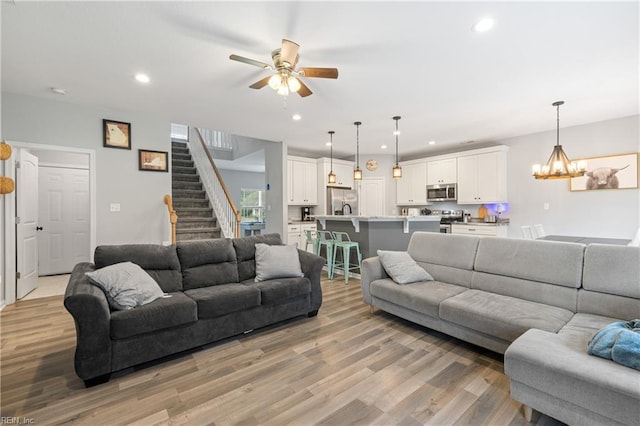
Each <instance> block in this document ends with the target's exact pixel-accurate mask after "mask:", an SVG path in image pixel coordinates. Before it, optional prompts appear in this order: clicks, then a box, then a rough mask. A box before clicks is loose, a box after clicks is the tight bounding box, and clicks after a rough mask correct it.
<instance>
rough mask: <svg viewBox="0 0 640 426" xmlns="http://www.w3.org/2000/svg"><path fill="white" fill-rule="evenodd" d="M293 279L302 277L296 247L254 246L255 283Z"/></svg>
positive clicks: (259, 244)
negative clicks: (275, 279) (277, 279)
mask: <svg viewBox="0 0 640 426" xmlns="http://www.w3.org/2000/svg"><path fill="white" fill-rule="evenodd" d="M293 277H304V274H303V273H302V268H301V267H300V257H299V256H298V249H297V248H296V246H270V245H268V244H263V243H257V244H256V278H255V282H259V281H265V280H270V279H273V278H293Z"/></svg>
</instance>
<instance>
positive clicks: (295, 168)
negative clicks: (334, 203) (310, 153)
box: [287, 157, 318, 205]
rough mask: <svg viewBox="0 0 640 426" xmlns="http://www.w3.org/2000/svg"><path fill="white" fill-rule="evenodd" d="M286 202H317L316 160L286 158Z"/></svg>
mask: <svg viewBox="0 0 640 426" xmlns="http://www.w3.org/2000/svg"><path fill="white" fill-rule="evenodd" d="M287 172H288V175H289V179H288V188H287V189H288V198H287V200H288V204H289V205H315V204H318V165H317V163H316V160H314V159H311V158H304V157H289V158H288V159H287Z"/></svg>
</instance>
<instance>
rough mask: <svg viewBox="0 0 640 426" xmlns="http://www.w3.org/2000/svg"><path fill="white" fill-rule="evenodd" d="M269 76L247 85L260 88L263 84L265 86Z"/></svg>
mask: <svg viewBox="0 0 640 426" xmlns="http://www.w3.org/2000/svg"><path fill="white" fill-rule="evenodd" d="M270 78H271V76H269V77H265V78H263V79H262V80H258V81H256V82H255V83H253V84H252V85H251V86H249V87H250V88H252V89H262V88H263V87H264V86H266V85H267V84H269V79H270Z"/></svg>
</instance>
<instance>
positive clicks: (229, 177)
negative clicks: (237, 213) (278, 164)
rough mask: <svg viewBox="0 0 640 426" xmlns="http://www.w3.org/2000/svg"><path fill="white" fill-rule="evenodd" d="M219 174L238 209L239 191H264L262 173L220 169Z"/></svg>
mask: <svg viewBox="0 0 640 426" xmlns="http://www.w3.org/2000/svg"><path fill="white" fill-rule="evenodd" d="M220 174H221V175H222V179H224V183H225V185H226V186H227V190H228V191H229V194H230V195H231V198H232V199H233V202H234V203H235V205H236V207H237V208H238V209H239V208H240V190H241V189H262V190H266V184H265V181H264V173H259V172H244V171H240V170H224V169H220Z"/></svg>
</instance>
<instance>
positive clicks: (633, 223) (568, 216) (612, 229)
mask: <svg viewBox="0 0 640 426" xmlns="http://www.w3.org/2000/svg"><path fill="white" fill-rule="evenodd" d="M639 122H640V116H632V117H626V118H620V119H616V120H608V121H602V122H597V123H591V124H586V125H582V126H574V127H566V128H562V127H561V128H560V144H561V145H562V147H563V149H564V150H565V152H566V153H567V155H568V156H569V158H572V159H574V158H588V157H598V156H605V155H614V154H625V153H630V152H638V151H640V127H639ZM561 123H562V122H561ZM499 142H500V143H501V144H504V145H508V146H509V147H510V150H509V153H508V175H507V177H508V179H507V182H508V193H509V208H510V211H509V213H508V215H507V216H508V217H509V218H510V219H511V226H510V227H509V228H510V229H509V236H510V237H518V238H520V236H521V232H520V226H521V225H530V224H535V223H542V224H543V225H544V228H545V231H546V233H547V234H565V235H585V236H594V237H600V236H601V237H612V238H629V239H630V238H632V237H633V235H634V234H635V232H636V231H637V229H638V227H639V226H640V189H618V190H601V191H580V192H571V191H569V182H568V180H566V179H557V180H547V181H542V180H535V179H534V178H533V177H532V176H531V165H532V164H534V163H545V162H546V161H547V158H548V157H549V155H550V154H551V150H552V149H553V146H554V145H555V143H556V131H555V130H551V131H548V132H543V133H536V134H532V135H527V136H520V137H516V138H511V139H506V140H503V141H499ZM544 203H549V210H544V209H543V205H544Z"/></svg>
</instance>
